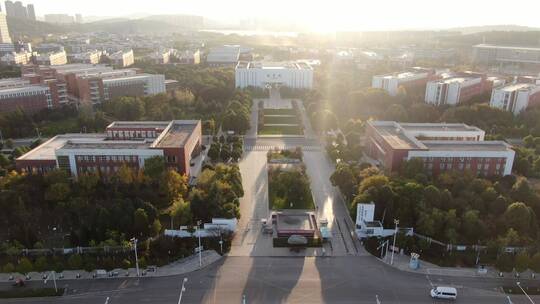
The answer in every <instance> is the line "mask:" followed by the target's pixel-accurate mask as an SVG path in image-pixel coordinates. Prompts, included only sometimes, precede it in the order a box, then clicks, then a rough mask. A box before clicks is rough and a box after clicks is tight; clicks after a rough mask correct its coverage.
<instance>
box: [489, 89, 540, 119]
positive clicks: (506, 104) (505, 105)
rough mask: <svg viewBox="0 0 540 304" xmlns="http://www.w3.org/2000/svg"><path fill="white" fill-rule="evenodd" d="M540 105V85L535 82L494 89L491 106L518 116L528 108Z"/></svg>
mask: <svg viewBox="0 0 540 304" xmlns="http://www.w3.org/2000/svg"><path fill="white" fill-rule="evenodd" d="M539 104H540V84H536V83H534V82H532V83H531V82H526V83H512V84H509V85H507V86H503V87H499V88H494V89H493V91H492V92H491V100H490V101H489V105H490V106H491V107H493V108H498V109H502V110H505V111H510V112H512V113H514V115H517V114H519V113H521V112H522V111H524V110H525V109H527V108H528V107H531V106H535V105H539Z"/></svg>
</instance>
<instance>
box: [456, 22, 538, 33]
mask: <svg viewBox="0 0 540 304" xmlns="http://www.w3.org/2000/svg"><path fill="white" fill-rule="evenodd" d="M448 30H449V31H458V32H461V33H462V34H463V35H469V34H476V33H481V32H494V31H495V32H531V31H540V28H537V27H530V26H522V25H514V24H499V25H482V26H466V27H456V28H451V29H448Z"/></svg>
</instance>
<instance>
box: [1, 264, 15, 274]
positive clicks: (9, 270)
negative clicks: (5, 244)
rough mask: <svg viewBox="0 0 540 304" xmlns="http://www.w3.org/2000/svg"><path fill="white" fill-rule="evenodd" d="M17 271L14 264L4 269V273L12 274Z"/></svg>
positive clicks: (6, 265)
mask: <svg viewBox="0 0 540 304" xmlns="http://www.w3.org/2000/svg"><path fill="white" fill-rule="evenodd" d="M14 271H15V265H13V263H6V264H5V265H4V267H2V272H6V273H11V272H14Z"/></svg>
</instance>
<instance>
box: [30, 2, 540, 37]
mask: <svg viewBox="0 0 540 304" xmlns="http://www.w3.org/2000/svg"><path fill="white" fill-rule="evenodd" d="M23 3H24V4H28V3H34V6H35V9H36V14H37V15H38V16H42V15H44V14H48V13H68V14H75V13H81V14H83V17H84V15H86V16H126V15H133V14H196V15H202V16H204V17H208V18H212V19H216V20H220V21H224V20H226V21H231V22H232V21H238V20H245V19H256V18H264V19H272V20H277V21H279V20H284V21H286V22H289V23H290V22H294V23H297V24H299V25H303V26H305V27H308V28H310V29H311V30H313V31H323V32H330V31H335V30H399V29H443V28H451V27H461V26H477V25H500V24H514V25H523V26H531V27H540V18H539V17H538V12H539V11H540V0H513V1H507V0H504V1H503V0H491V1H490V0H444V1H437V0H382V1H377V0H266V1H261V0H89V1H87V0H85V1H82V0H33V1H24V0H23Z"/></svg>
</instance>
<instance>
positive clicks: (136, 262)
mask: <svg viewBox="0 0 540 304" xmlns="http://www.w3.org/2000/svg"><path fill="white" fill-rule="evenodd" d="M130 241H131V242H132V243H133V250H134V251H135V267H136V269H137V276H140V273H139V257H138V256H137V242H138V241H139V240H137V239H136V238H131V240H130Z"/></svg>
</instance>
